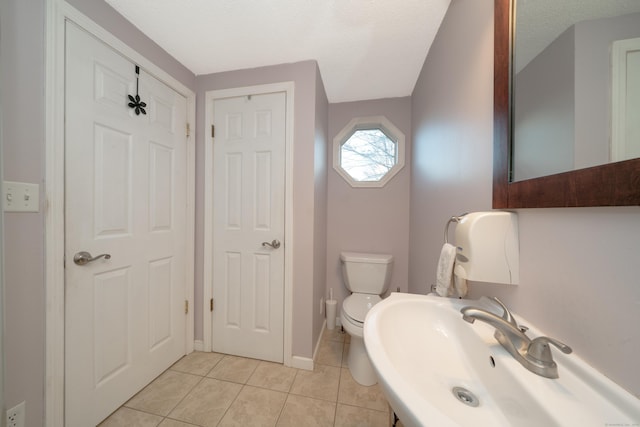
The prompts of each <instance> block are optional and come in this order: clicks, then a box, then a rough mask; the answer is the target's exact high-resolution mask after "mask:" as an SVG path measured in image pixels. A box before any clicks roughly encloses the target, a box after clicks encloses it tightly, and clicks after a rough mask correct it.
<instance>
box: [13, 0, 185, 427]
mask: <svg viewBox="0 0 640 427" xmlns="http://www.w3.org/2000/svg"><path fill="white" fill-rule="evenodd" d="M72 3H74V4H76V5H77V6H78V7H80V8H81V9H82V11H83V12H85V13H86V14H88V15H89V16H90V17H92V18H93V19H95V20H96V21H98V22H99V23H100V24H101V25H102V26H103V27H105V28H106V29H108V30H110V31H111V32H112V33H114V34H116V35H117V36H119V37H120V38H121V39H122V40H123V41H124V42H126V43H127V44H129V45H131V46H133V47H134V48H135V49H137V50H138V51H139V52H142V53H143V54H145V55H146V56H147V57H148V58H149V59H151V60H152V61H154V62H155V63H156V64H157V65H158V66H160V67H161V68H163V69H164V70H165V71H167V72H169V73H170V74H172V75H173V76H174V77H175V78H176V79H178V80H180V81H181V82H182V83H184V84H185V85H186V86H188V87H190V88H194V83H195V76H194V75H193V74H192V73H191V72H189V71H188V70H187V69H186V68H184V67H183V66H182V65H180V64H179V63H177V61H175V59H173V58H172V57H170V56H169V55H168V54H166V53H165V52H164V51H163V50H162V49H160V48H159V47H158V46H157V45H155V44H154V43H153V42H151V41H150V40H149V39H148V38H146V37H145V36H144V35H142V33H140V32H139V31H138V30H136V29H135V28H134V27H133V26H132V25H131V24H129V23H128V22H126V21H125V20H123V19H122V17H120V16H119V15H117V14H116V13H115V12H113V11H112V10H110V8H108V7H107V6H105V5H104V2H102V1H101V0H82V1H80V0H74V1H72ZM0 7H1V8H2V9H1V10H2V13H1V14H0V30H1V31H2V33H1V34H0V55H1V56H2V62H1V64H0V66H1V67H2V68H1V71H0V90H1V96H2V100H3V101H2V103H3V105H6V103H7V101H11V108H4V109H3V112H2V114H3V117H2V121H3V126H2V140H3V159H2V160H3V169H4V170H3V174H4V176H3V179H5V180H10V181H25V182H32V183H38V184H40V194H41V195H44V194H45V188H44V177H45V166H44V162H45V145H44V136H45V110H44V93H45V63H44V61H45V1H44V0H30V1H23V0H2V3H0ZM45 206H46V202H45V200H44V197H41V199H40V212H39V213H29V214H20V213H6V214H4V236H3V243H4V248H5V250H4V289H5V312H4V316H5V318H4V326H5V328H4V350H5V354H4V355H5V366H6V369H5V384H4V389H5V396H4V398H5V404H6V406H7V407H12V406H14V405H16V404H18V403H20V402H22V401H23V400H26V402H27V405H26V408H27V413H26V421H27V423H26V426H27V427H41V426H42V425H44V387H45V372H44V365H45V278H44V275H45V254H44V208H45Z"/></svg>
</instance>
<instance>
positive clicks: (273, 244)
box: [262, 239, 280, 249]
mask: <svg viewBox="0 0 640 427" xmlns="http://www.w3.org/2000/svg"><path fill="white" fill-rule="evenodd" d="M262 246H263V247H267V246H269V247H270V248H271V249H278V248H279V247H280V241H279V240H276V239H273V240H272V241H271V243H269V242H262Z"/></svg>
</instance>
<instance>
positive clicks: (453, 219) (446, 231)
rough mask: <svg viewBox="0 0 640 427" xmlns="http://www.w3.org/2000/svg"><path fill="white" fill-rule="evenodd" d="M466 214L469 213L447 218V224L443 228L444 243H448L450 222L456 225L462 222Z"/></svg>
mask: <svg viewBox="0 0 640 427" xmlns="http://www.w3.org/2000/svg"><path fill="white" fill-rule="evenodd" d="M468 213H469V212H465V213H463V214H462V215H458V216H452V217H451V218H449V221H447V224H446V225H445V226H444V242H445V243H449V224H451V223H452V222H455V223H456V224H457V223H459V222H460V221H461V220H462V218H464V216H465V215H466V214H468Z"/></svg>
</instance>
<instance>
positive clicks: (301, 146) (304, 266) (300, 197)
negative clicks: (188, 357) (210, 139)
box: [195, 61, 327, 357]
mask: <svg viewBox="0 0 640 427" xmlns="http://www.w3.org/2000/svg"><path fill="white" fill-rule="evenodd" d="M317 79H319V71H318V67H317V64H316V62H315V61H304V62H298V63H294V64H283V65H276V66H270V67H261V68H253V69H247V70H238V71H230V72H225V73H216V74H209V75H205V76H198V78H197V92H196V97H197V106H196V111H197V122H198V123H204V122H205V117H204V113H205V106H204V97H205V93H206V92H207V91H210V90H218V89H228V88H234V87H243V86H253V85H260V84H268V83H275V82H284V81H293V82H294V84H295V93H294V131H293V133H294V135H293V136H294V138H293V139H294V149H293V151H294V171H293V200H294V207H293V210H294V212H293V228H294V243H293V244H294V253H293V355H294V356H302V357H311V356H312V355H313V346H314V344H315V339H316V338H317V336H318V334H319V328H318V327H317V324H318V322H319V320H318V319H319V316H320V314H319V310H318V308H317V307H318V306H319V301H315V298H316V296H317V295H316V294H320V291H319V290H318V287H319V288H320V289H321V290H322V291H324V281H323V279H324V278H323V277H322V273H320V272H318V271H316V270H317V268H319V264H321V263H322V261H323V257H324V255H323V253H324V252H325V251H324V248H325V243H324V242H325V239H324V238H321V239H320V241H318V242H316V241H315V237H316V236H317V235H319V234H320V233H321V232H322V231H323V226H322V223H323V221H324V216H325V215H326V214H325V209H324V202H323V199H324V197H323V193H324V191H325V190H324V188H323V187H324V183H323V180H324V178H323V177H322V174H323V169H324V168H325V167H326V166H324V165H323V162H326V160H325V159H324V158H323V157H319V156H316V152H319V151H320V150H319V149H318V146H320V147H321V146H322V145H323V144H324V143H325V141H324V140H323V136H322V133H323V132H325V133H326V130H325V129H326V118H325V117H324V116H325V115H326V113H324V112H323V111H321V110H322V109H323V108H325V109H326V105H327V102H326V95H325V94H324V88H323V86H322V84H321V83H319V82H318V81H317ZM317 92H319V93H317ZM318 98H320V99H318ZM316 110H318V111H316ZM196 139H197V147H196V288H195V306H196V312H195V319H196V320H195V322H196V323H195V324H196V331H195V336H196V339H202V301H203V300H202V298H203V286H204V284H203V278H202V269H203V250H204V242H203V238H204V236H203V233H202V230H203V227H204V218H203V213H204V206H203V203H204V144H205V142H204V140H205V138H204V136H203V135H202V132H198V133H197V137H196ZM316 186H317V187H318V188H317V192H318V194H316ZM316 226H317V229H316ZM322 268H324V263H322ZM321 280H322V281H323V282H322V283H318V282H319V281H321ZM207 286H209V285H208V284H207ZM314 319H315V320H314ZM314 325H316V327H314ZM315 329H318V330H317V331H316V330H315Z"/></svg>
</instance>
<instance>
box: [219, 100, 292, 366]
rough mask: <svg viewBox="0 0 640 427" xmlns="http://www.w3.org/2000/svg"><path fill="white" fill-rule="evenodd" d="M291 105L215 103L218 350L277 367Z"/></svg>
mask: <svg viewBox="0 0 640 427" xmlns="http://www.w3.org/2000/svg"><path fill="white" fill-rule="evenodd" d="M285 104H286V101H285V93H284V92H280V93H272V94H264V95H253V96H245V97H237V98H228V99H221V100H216V101H215V102H214V124H215V138H214V142H213V144H214V147H213V157H214V160H213V181H214V182H213V298H214V301H215V307H214V310H213V328H212V330H213V340H212V343H213V350H214V351H218V352H222V353H229V354H236V355H240V356H246V357H253V358H257V359H262V360H270V361H274V362H282V361H283V338H284V248H283V247H282V246H280V245H279V243H280V242H283V241H284V223H285V222H284V220H285V218H284V200H285V199H284V196H285V191H284V188H285V108H286V105H285ZM274 241H276V244H275V245H273V246H274V247H271V246H268V245H267V244H266V243H269V244H271V243H273V242H274Z"/></svg>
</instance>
